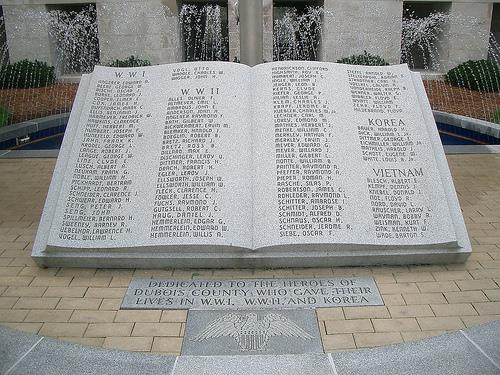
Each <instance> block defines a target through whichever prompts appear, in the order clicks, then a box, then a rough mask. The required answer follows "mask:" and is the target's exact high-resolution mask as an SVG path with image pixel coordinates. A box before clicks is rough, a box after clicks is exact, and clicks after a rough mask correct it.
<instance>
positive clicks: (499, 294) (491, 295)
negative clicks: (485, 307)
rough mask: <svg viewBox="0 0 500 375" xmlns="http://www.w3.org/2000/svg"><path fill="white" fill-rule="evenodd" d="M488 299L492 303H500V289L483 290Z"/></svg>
mask: <svg viewBox="0 0 500 375" xmlns="http://www.w3.org/2000/svg"><path fill="white" fill-rule="evenodd" d="M483 292H484V294H486V297H488V299H489V300H490V301H492V302H496V301H500V289H494V290H483Z"/></svg>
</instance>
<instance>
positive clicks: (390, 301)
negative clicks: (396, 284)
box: [382, 294, 406, 306]
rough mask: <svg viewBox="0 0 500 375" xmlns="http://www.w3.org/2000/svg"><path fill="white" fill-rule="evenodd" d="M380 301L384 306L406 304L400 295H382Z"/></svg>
mask: <svg viewBox="0 0 500 375" xmlns="http://www.w3.org/2000/svg"><path fill="white" fill-rule="evenodd" d="M382 299H383V301H384V305H386V306H400V305H406V302H405V300H404V299H403V296H402V295H401V294H383V295H382Z"/></svg>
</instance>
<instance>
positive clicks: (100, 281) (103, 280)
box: [69, 276, 111, 287]
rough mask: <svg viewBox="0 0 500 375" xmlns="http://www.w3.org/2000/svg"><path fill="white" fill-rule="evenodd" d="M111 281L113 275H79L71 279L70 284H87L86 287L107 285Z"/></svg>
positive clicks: (73, 285)
mask: <svg viewBox="0 0 500 375" xmlns="http://www.w3.org/2000/svg"><path fill="white" fill-rule="evenodd" d="M110 282H111V276H109V277H81V276H77V277H74V278H73V280H71V284H69V286H72V287H75V286H85V287H89V286H92V287H107V286H109V283H110Z"/></svg>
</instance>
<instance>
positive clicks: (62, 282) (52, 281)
mask: <svg viewBox="0 0 500 375" xmlns="http://www.w3.org/2000/svg"><path fill="white" fill-rule="evenodd" d="M71 279H72V277H50V276H36V277H35V278H34V279H33V281H32V282H31V284H30V286H68V285H69V283H70V282H71Z"/></svg>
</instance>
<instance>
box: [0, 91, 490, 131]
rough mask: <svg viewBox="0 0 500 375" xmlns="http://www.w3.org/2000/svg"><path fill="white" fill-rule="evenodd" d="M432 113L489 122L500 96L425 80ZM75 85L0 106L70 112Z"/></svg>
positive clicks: (11, 96) (16, 94)
mask: <svg viewBox="0 0 500 375" xmlns="http://www.w3.org/2000/svg"><path fill="white" fill-rule="evenodd" d="M424 85H425V88H426V90H427V95H428V96H429V101H430V102H431V106H432V108H433V109H435V110H439V111H444V112H450V113H456V114H459V115H463V116H468V117H474V118H478V119H482V120H486V121H491V117H492V115H493V113H494V112H495V110H497V109H498V108H500V93H498V92H496V93H480V92H477V91H470V90H466V89H462V88H458V87H453V86H450V85H447V84H446V83H444V82H443V81H424ZM77 88H78V85H77V84H75V83H65V84H56V85H52V86H49V87H42V88H37V89H8V90H0V106H2V107H4V108H7V109H8V110H9V111H10V113H11V114H12V117H11V120H10V122H11V123H18V122H22V121H27V120H31V119H35V118H39V117H45V116H49V115H54V114H58V113H65V112H69V111H71V106H72V105H73V99H74V97H75V94H76V89H77Z"/></svg>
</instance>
